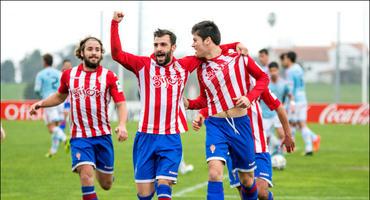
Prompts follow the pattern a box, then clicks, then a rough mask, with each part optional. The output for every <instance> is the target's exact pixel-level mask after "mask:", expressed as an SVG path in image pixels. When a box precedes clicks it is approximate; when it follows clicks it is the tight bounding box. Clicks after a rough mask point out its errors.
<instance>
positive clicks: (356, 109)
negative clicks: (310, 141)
mask: <svg viewBox="0 0 370 200" xmlns="http://www.w3.org/2000/svg"><path fill="white" fill-rule="evenodd" d="M307 121H308V122H311V123H320V124H369V104H309V105H308V111H307Z"/></svg>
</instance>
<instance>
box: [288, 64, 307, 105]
mask: <svg viewBox="0 0 370 200" xmlns="http://www.w3.org/2000/svg"><path fill="white" fill-rule="evenodd" d="M285 75H286V80H287V81H288V84H289V88H290V90H291V91H292V94H293V97H294V101H295V102H296V103H301V104H306V103H307V98H306V91H305V87H304V80H303V75H304V71H303V69H302V67H301V66H300V65H299V64H297V63H295V64H293V65H292V66H291V67H290V68H289V69H287V70H286V71H285Z"/></svg>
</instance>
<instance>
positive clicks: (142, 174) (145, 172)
mask: <svg viewBox="0 0 370 200" xmlns="http://www.w3.org/2000/svg"><path fill="white" fill-rule="evenodd" d="M155 136H156V135H153V134H146V133H141V132H137V133H136V136H135V141H134V146H133V151H132V153H133V164H134V176H135V183H136V189H137V198H138V199H139V200H151V199H152V198H153V196H154V192H155V188H154V182H155V170H156V169H155V155H154V152H155V150H156V144H155V138H154V137H155Z"/></svg>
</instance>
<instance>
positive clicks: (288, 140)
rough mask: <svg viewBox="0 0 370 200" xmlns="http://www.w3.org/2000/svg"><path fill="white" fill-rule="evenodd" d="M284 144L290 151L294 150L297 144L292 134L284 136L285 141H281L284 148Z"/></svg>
mask: <svg viewBox="0 0 370 200" xmlns="http://www.w3.org/2000/svg"><path fill="white" fill-rule="evenodd" d="M283 146H285V148H286V151H287V152H288V153H292V152H294V148H295V144H294V140H293V138H292V136H289V137H286V136H285V137H284V139H283V141H282V142H281V146H280V148H283Z"/></svg>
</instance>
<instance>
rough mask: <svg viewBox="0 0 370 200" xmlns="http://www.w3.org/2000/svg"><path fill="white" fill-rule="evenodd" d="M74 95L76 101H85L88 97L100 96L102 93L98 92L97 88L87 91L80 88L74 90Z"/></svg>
mask: <svg viewBox="0 0 370 200" xmlns="http://www.w3.org/2000/svg"><path fill="white" fill-rule="evenodd" d="M72 95H73V97H74V98H76V99H84V98H86V97H92V96H100V91H99V90H97V87H93V88H86V89H85V88H83V87H78V88H74V89H72Z"/></svg>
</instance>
